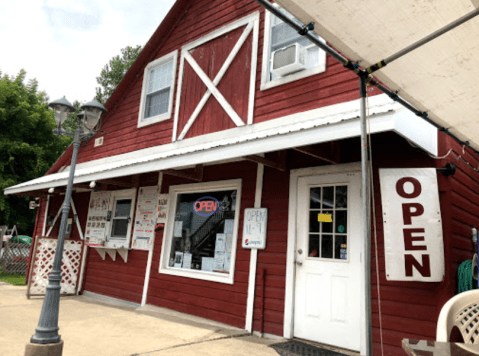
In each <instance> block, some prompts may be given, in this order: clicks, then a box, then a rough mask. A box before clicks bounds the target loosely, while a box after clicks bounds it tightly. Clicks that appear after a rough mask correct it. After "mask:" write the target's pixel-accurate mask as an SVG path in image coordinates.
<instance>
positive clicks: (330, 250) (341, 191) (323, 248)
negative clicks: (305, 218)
mask: <svg viewBox="0 0 479 356" xmlns="http://www.w3.org/2000/svg"><path fill="white" fill-rule="evenodd" d="M347 195H348V187H347V185H339V186H334V185H329V186H320V187H311V188H310V194H309V232H310V235H309V239H308V243H309V244H308V257H320V258H327V259H333V260H334V259H337V260H347V240H348V239H347V236H348V235H347V234H348V210H347V209H348V196H347ZM318 247H319V254H318V256H316V255H315V252H314V251H317V250H318Z"/></svg>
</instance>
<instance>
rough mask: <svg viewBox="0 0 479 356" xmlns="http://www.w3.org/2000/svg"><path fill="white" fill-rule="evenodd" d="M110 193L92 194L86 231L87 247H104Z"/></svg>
mask: <svg viewBox="0 0 479 356" xmlns="http://www.w3.org/2000/svg"><path fill="white" fill-rule="evenodd" d="M109 205H110V192H108V191H103V192H92V193H91V196H90V205H89V208H88V217H87V222H86V229H85V245H87V246H104V245H105V239H106V226H107V216H108V207H109Z"/></svg>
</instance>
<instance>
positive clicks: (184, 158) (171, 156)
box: [4, 95, 437, 195]
mask: <svg viewBox="0 0 479 356" xmlns="http://www.w3.org/2000/svg"><path fill="white" fill-rule="evenodd" d="M369 104H370V105H369V113H370V118H371V121H370V128H371V133H378V132H386V131H393V132H396V133H397V134H399V135H401V136H403V137H405V138H406V139H407V140H409V141H411V142H412V143H413V144H414V145H416V146H418V147H421V148H422V149H424V150H425V151H426V152H429V153H431V154H433V155H436V154H437V130H436V129H435V128H434V127H433V126H431V125H430V124H428V123H426V122H424V121H423V120H421V119H420V118H418V117H416V116H415V115H414V114H412V113H411V112H409V111H408V110H406V109H404V108H403V107H402V106H401V105H399V104H398V103H395V102H393V101H391V100H390V99H389V98H388V97H387V96H386V95H378V96H375V97H372V98H371V99H370V100H369ZM358 121H359V104H358V101H351V102H348V103H343V104H338V105H333V106H329V107H325V108H319V109H315V110H312V111H308V112H303V113H298V114H293V115H289V116H285V117H282V118H278V119H275V120H271V121H268V122H264V123H259V124H255V125H250V126H243V127H238V128H234V129H231V130H227V131H223V132H217V133H213V134H209V135H205V136H200V137H196V138H191V139H188V140H184V141H177V142H174V143H171V144H167V145H162V146H156V147H151V148H147V149H143V150H139V151H134V152H130V153H126V154H121V155H116V156H111V157H106V158H103V159H98V160H94V161H89V162H85V163H81V164H78V165H77V167H76V171H75V179H74V183H75V184H79V183H88V182H91V181H95V180H102V179H109V178H117V177H124V176H130V175H135V174H141V173H148V172H158V171H162V170H167V169H179V168H187V167H191V166H194V165H197V164H213V163H215V162H216V163H218V162H222V161H227V160H235V159H242V157H245V156H247V155H255V154H259V153H265V152H273V151H279V150H284V149H288V148H294V147H300V146H306V145H312V144H318V143H323V142H331V141H337V140H342V139H346V138H351V137H359V135H360V127H359V125H358ZM68 176H69V169H65V170H64V171H63V172H60V173H54V174H50V175H47V176H43V177H40V178H37V179H34V180H31V181H28V182H25V183H22V184H18V185H16V186H12V187H9V188H7V189H5V191H4V193H5V194H23V195H30V194H31V195H35V191H38V190H45V189H49V188H52V187H60V186H66V184H67V181H68Z"/></svg>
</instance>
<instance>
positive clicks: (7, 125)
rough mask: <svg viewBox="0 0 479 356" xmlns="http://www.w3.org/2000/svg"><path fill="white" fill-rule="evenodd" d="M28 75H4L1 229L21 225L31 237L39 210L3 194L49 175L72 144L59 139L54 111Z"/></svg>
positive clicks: (0, 87) (0, 91)
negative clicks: (6, 226)
mask: <svg viewBox="0 0 479 356" xmlns="http://www.w3.org/2000/svg"><path fill="white" fill-rule="evenodd" d="M25 77H26V72H25V71H24V70H21V71H20V73H19V74H18V75H17V76H16V77H13V76H12V77H9V76H8V75H2V73H1V72H0V190H1V192H2V194H0V225H3V224H5V225H8V226H10V227H11V226H12V225H13V224H15V223H17V222H18V223H19V230H20V231H21V232H23V233H26V234H30V233H31V232H32V231H33V226H34V223H35V215H36V211H35V210H30V209H29V200H30V199H29V198H28V197H20V196H13V195H8V196H5V195H3V190H4V189H5V188H7V187H10V186H12V185H16V184H19V183H22V182H25V181H28V180H31V179H35V178H38V177H40V176H42V175H44V174H45V173H46V171H47V170H48V169H49V168H50V166H51V165H52V164H53V163H54V162H55V161H56V160H57V159H58V157H59V156H60V155H61V154H62V152H63V151H64V150H65V149H66V147H67V146H68V145H69V143H70V142H71V139H70V138H69V137H56V136H55V135H54V134H53V132H52V130H53V129H54V128H55V126H56V125H55V120H54V117H53V111H52V110H48V105H47V100H48V97H47V95H46V94H45V93H44V92H38V83H37V81H36V80H35V79H33V80H30V81H29V82H28V84H25Z"/></svg>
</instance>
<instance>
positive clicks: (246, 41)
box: [173, 13, 259, 141]
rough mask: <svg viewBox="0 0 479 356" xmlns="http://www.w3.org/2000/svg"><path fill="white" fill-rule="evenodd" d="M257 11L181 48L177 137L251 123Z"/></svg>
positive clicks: (176, 117) (256, 43)
mask: <svg viewBox="0 0 479 356" xmlns="http://www.w3.org/2000/svg"><path fill="white" fill-rule="evenodd" d="M258 32H259V13H254V14H252V15H249V16H247V17H244V18H242V19H240V20H238V21H235V22H233V23H231V24H228V25H226V26H224V27H222V28H220V29H219V30H216V31H213V32H211V33H209V34H208V35H206V36H204V37H202V38H200V39H198V40H196V41H194V42H192V43H190V44H187V45H186V46H184V47H183V48H182V51H181V62H180V73H179V83H178V89H177V95H176V98H177V100H176V106H175V122H174V128H173V141H176V140H182V139H184V138H189V137H194V136H200V135H204V134H208V133H212V132H218V131H222V130H226V129H229V128H233V127H237V126H243V125H245V124H251V123H252V122H253V103H254V90H255V81H256V57H257V48H258Z"/></svg>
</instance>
